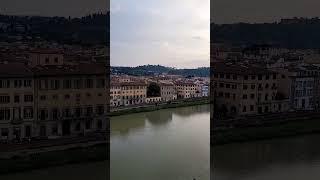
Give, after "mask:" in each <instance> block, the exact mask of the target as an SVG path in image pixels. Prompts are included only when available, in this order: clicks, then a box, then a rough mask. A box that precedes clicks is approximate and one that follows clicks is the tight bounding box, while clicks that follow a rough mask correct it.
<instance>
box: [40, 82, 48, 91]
mask: <svg viewBox="0 0 320 180" xmlns="http://www.w3.org/2000/svg"><path fill="white" fill-rule="evenodd" d="M40 89H48V80H40Z"/></svg>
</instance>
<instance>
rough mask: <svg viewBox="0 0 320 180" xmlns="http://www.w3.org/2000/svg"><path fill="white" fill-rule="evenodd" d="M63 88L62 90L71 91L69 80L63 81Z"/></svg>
mask: <svg viewBox="0 0 320 180" xmlns="http://www.w3.org/2000/svg"><path fill="white" fill-rule="evenodd" d="M63 88H64V89H71V80H70V79H67V80H63Z"/></svg>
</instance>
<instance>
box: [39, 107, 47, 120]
mask: <svg viewBox="0 0 320 180" xmlns="http://www.w3.org/2000/svg"><path fill="white" fill-rule="evenodd" d="M47 117H48V110H47V109H40V120H46V119H47Z"/></svg>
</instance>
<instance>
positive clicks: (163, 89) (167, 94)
mask: <svg viewBox="0 0 320 180" xmlns="http://www.w3.org/2000/svg"><path fill="white" fill-rule="evenodd" d="M159 85H160V93H161V101H165V102H168V101H172V100H176V99H177V91H176V88H175V86H174V84H173V83H171V82H160V83H159Z"/></svg>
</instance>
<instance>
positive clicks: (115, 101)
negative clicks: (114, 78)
mask: <svg viewBox="0 0 320 180" xmlns="http://www.w3.org/2000/svg"><path fill="white" fill-rule="evenodd" d="M122 105H123V101H122V88H121V83H117V82H111V84H110V106H111V107H118V106H122Z"/></svg>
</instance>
